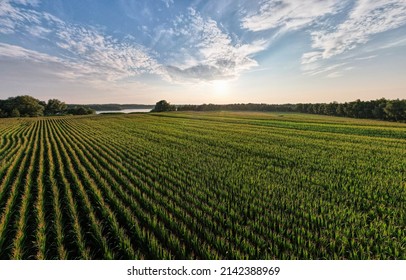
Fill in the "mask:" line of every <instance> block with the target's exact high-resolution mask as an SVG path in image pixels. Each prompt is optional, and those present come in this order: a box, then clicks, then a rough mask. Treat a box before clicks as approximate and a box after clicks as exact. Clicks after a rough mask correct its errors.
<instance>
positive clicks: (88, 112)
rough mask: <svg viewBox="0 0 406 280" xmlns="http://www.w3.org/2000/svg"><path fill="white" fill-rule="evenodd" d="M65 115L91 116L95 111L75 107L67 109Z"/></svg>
mask: <svg viewBox="0 0 406 280" xmlns="http://www.w3.org/2000/svg"><path fill="white" fill-rule="evenodd" d="M67 113H68V114H71V115H92V114H95V113H96V111H95V110H93V109H90V108H87V107H84V106H75V107H72V108H69V109H68V110H67Z"/></svg>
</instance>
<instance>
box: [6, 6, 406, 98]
mask: <svg viewBox="0 0 406 280" xmlns="http://www.w3.org/2000/svg"><path fill="white" fill-rule="evenodd" d="M405 66H406V1H405V0H324V1H321V0H301V1H299V0H258V1H253V0H234V1H232V0H222V1H217V0H207V1H201V0H195V1H186V0H183V1H181V0H149V1H148V0H145V1H142V0H137V1H135V0H132V1H131V0H117V1H114V0H69V1H68V0H66V1H63V0H0V99H2V98H7V97H9V96H15V95H22V94H29V95H32V96H35V97H36V98H39V99H41V100H47V99H50V98H58V99H61V100H63V101H66V102H69V103H144V104H145V103H146V104H154V103H155V102H157V101H158V100H161V99H166V100H168V101H170V102H171V103H174V104H186V103H188V104H189V103H194V104H200V103H234V102H264V103H298V102H331V101H339V102H342V101H351V100H355V99H358V98H359V99H362V100H369V99H376V98H380V97H385V98H406V82H405V81H404V80H405V78H404V77H406V67H405Z"/></svg>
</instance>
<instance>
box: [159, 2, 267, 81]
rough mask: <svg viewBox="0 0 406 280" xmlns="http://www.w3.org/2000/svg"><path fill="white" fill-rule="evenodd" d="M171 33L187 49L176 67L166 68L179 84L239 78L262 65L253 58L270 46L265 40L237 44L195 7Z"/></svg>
mask: <svg viewBox="0 0 406 280" xmlns="http://www.w3.org/2000/svg"><path fill="white" fill-rule="evenodd" d="M171 30H172V33H173V36H174V37H176V38H177V40H178V41H179V42H180V43H181V46H184V48H182V49H181V53H180V54H176V55H175V57H174V61H176V64H175V65H174V64H169V65H168V66H167V67H166V70H167V71H168V74H169V77H170V78H171V79H172V80H173V81H175V82H196V81H210V80H220V79H233V78H236V77H238V76H239V75H240V73H241V72H242V71H244V70H248V69H250V68H252V67H255V66H257V65H258V63H257V61H255V60H254V59H253V58H252V57H251V56H252V55H253V54H255V53H258V52H260V51H262V50H264V49H265V48H266V44H267V42H266V41H265V40H257V41H254V42H252V43H250V44H239V43H234V42H233V41H232V39H231V37H230V36H229V35H228V34H227V33H226V32H224V31H223V30H222V29H221V28H220V26H219V24H218V23H217V22H216V21H215V20H213V19H211V18H203V17H202V15H200V13H199V12H197V11H196V10H194V9H192V8H190V9H189V13H188V15H187V16H183V17H179V18H178V19H177V20H176V21H175V26H174V28H173V29H171Z"/></svg>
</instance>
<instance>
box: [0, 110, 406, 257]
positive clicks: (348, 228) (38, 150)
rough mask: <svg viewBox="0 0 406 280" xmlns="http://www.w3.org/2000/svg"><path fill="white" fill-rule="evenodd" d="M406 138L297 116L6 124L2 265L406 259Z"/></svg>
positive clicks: (2, 133)
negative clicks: (88, 261)
mask: <svg viewBox="0 0 406 280" xmlns="http://www.w3.org/2000/svg"><path fill="white" fill-rule="evenodd" d="M332 107H334V108H335V110H336V111H338V105H337V107H335V106H332ZM334 108H330V109H329V110H334ZM405 141H406V125H405V124H401V123H389V122H382V121H371V120H358V119H349V118H336V117H327V116H318V115H309V114H296V113H283V114H280V113H278V114H270V113H252V112H250V113H244V112H233V113H230V112H210V113H202V112H195V113H184V112H177V113H174V112H170V113H159V114H154V113H153V114H141V115H114V116H109V115H106V116H96V117H70V116H66V117H58V118H56V117H50V118H39V119H22V118H20V119H8V120H0V209H1V211H0V259H31V258H34V259H405V258H406V248H405V246H404V245H405V243H404V242H405V240H406V230H405V229H406V224H405V221H406V211H405V209H406V188H405V187H406V185H405V182H406V142H405Z"/></svg>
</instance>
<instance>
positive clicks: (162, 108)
mask: <svg viewBox="0 0 406 280" xmlns="http://www.w3.org/2000/svg"><path fill="white" fill-rule="evenodd" d="M169 111H176V107H175V106H172V105H171V104H169V103H168V102H167V101H166V100H161V101H158V102H157V103H156V105H155V107H154V109H152V111H151V112H169Z"/></svg>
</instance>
